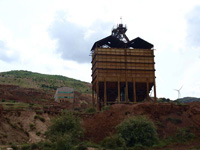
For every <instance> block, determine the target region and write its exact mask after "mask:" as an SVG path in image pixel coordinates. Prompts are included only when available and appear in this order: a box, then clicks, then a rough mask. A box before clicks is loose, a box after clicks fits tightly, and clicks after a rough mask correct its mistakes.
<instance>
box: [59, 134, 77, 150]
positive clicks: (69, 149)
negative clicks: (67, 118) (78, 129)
mask: <svg viewBox="0 0 200 150" xmlns="http://www.w3.org/2000/svg"><path fill="white" fill-rule="evenodd" d="M55 143H56V148H55V150H73V149H74V146H73V140H72V139H71V136H70V135H68V134H65V135H63V136H61V137H59V138H57V141H56V142H55Z"/></svg>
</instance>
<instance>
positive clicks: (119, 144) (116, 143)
mask: <svg viewBox="0 0 200 150" xmlns="http://www.w3.org/2000/svg"><path fill="white" fill-rule="evenodd" d="M101 145H102V146H103V147H104V148H107V149H119V148H121V149H126V143H125V140H124V139H123V138H121V137H120V136H118V135H112V136H109V137H106V138H105V139H104V140H103V141H102V143H101Z"/></svg>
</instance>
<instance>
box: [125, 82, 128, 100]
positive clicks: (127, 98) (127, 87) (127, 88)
mask: <svg viewBox="0 0 200 150" xmlns="http://www.w3.org/2000/svg"><path fill="white" fill-rule="evenodd" d="M125 90H126V91H125V93H126V95H125V96H126V102H128V82H127V80H126V89H125Z"/></svg>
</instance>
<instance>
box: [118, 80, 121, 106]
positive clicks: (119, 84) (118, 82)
mask: <svg viewBox="0 0 200 150" xmlns="http://www.w3.org/2000/svg"><path fill="white" fill-rule="evenodd" d="M117 87H118V92H117V93H118V99H117V100H118V103H120V101H121V100H120V80H119V77H118V86H117Z"/></svg>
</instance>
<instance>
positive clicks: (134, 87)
mask: <svg viewBox="0 0 200 150" xmlns="http://www.w3.org/2000/svg"><path fill="white" fill-rule="evenodd" d="M133 99H134V102H135V103H136V86H135V80H134V81H133Z"/></svg>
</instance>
